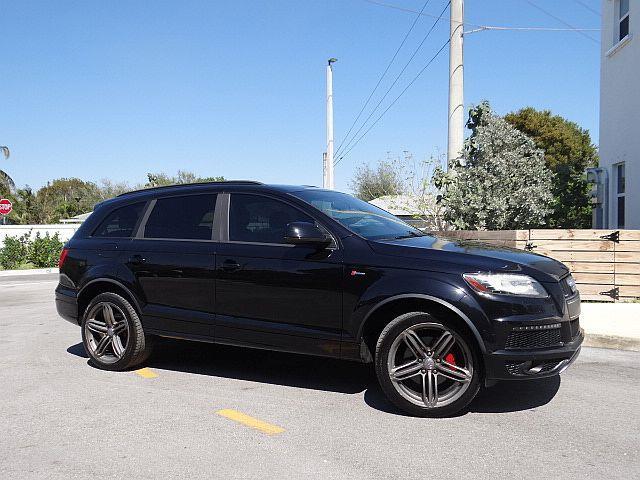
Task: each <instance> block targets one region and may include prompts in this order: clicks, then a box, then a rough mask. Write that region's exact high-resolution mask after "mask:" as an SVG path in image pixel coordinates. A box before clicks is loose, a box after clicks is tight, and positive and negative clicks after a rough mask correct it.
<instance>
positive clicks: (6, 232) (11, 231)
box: [0, 224, 80, 248]
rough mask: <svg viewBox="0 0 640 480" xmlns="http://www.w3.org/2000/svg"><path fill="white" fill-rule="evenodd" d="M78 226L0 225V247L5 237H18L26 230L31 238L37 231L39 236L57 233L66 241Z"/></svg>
mask: <svg viewBox="0 0 640 480" xmlns="http://www.w3.org/2000/svg"><path fill="white" fill-rule="evenodd" d="M78 228H80V224H72V225H64V224H55V225H0V248H1V247H2V246H3V243H4V239H5V237H7V236H9V237H20V236H22V235H24V234H25V233H28V232H31V238H32V239H33V238H35V236H36V233H37V232H40V236H42V237H44V236H45V234H46V233H49V236H53V235H55V234H56V233H57V234H58V235H59V236H60V240H61V241H62V242H66V241H67V240H69V239H70V238H71V237H72V236H73V234H74V233H76V230H78Z"/></svg>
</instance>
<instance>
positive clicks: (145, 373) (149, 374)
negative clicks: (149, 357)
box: [136, 368, 158, 378]
mask: <svg viewBox="0 0 640 480" xmlns="http://www.w3.org/2000/svg"><path fill="white" fill-rule="evenodd" d="M136 373H137V374H138V375H140V376H141V377H143V378H156V377H157V376H158V374H157V373H156V372H154V371H153V370H151V369H150V368H141V369H140V370H136Z"/></svg>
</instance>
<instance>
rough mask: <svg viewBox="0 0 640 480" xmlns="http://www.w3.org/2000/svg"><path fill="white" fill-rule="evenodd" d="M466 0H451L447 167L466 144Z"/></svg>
mask: <svg viewBox="0 0 640 480" xmlns="http://www.w3.org/2000/svg"><path fill="white" fill-rule="evenodd" d="M463 21H464V0H451V18H450V27H449V28H450V35H451V41H450V42H449V138H448V143H447V168H448V167H449V166H450V165H451V163H452V162H453V160H455V159H457V158H459V157H460V152H462V147H463V146H464V63H463V49H462V36H463V35H462V32H463V29H464V24H463Z"/></svg>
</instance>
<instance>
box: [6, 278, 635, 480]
mask: <svg viewBox="0 0 640 480" xmlns="http://www.w3.org/2000/svg"><path fill="white" fill-rule="evenodd" d="M54 287H55V277H51V276H34V277H22V278H20V277H5V278H1V277H0V478H2V479H32V478H37V479H42V478H61V479H62V478H64V479H69V478H82V479H87V478H118V479H122V478H144V479H146V478H149V479H154V480H155V479H159V478H190V479H192V478H225V479H227V478H258V477H260V478H277V479H282V478H289V479H298V478H322V479H331V478H358V479H366V478H372V479H385V478H393V479H397V478H403V479H410V478H434V479H452V480H454V479H455V480H458V479H465V478H473V479H478V478H489V477H491V478H498V477H502V478H510V479H511V478H535V479H541V478H562V479H568V478H576V479H577V478H580V479H583V478H587V477H589V478H591V479H599V478H608V479H612V478H624V479H629V478H640V452H639V450H640V415H639V414H640V408H639V405H640V369H638V365H639V364H640V353H633V352H620V351H614V350H599V349H586V348H585V349H583V351H582V354H581V356H580V358H579V359H578V360H577V362H576V363H575V364H574V365H573V366H572V367H571V368H570V369H569V370H568V371H567V372H565V373H564V374H563V375H562V377H561V378H555V379H551V380H546V381H536V382H527V383H519V382H518V383H512V382H505V383H500V384H498V385H496V386H495V387H493V388H491V389H488V390H485V391H483V392H481V394H480V396H479V397H478V398H477V399H476V400H475V401H474V403H473V404H472V405H471V408H470V410H469V411H468V412H466V413H464V414H463V415H460V416H458V417H455V418H448V419H437V420H435V419H418V418H411V417H407V416H404V415H402V414H400V413H398V412H397V411H395V410H394V409H393V408H392V407H391V406H390V405H389V404H388V402H387V401H386V400H385V399H384V397H383V395H382V394H381V392H380V390H379V388H378V387H377V385H376V382H375V378H374V376H373V373H372V371H371V369H370V368H368V367H366V366H362V365H357V364H352V363H347V362H339V361H328V360H324V359H316V358H307V357H304V356H296V355H287V354H280V353H270V352H263V351H256V350H247V349H240V348H230V347H221V346H215V345H207V344H196V343H193V344H192V343H188V342H179V341H166V342H163V343H162V344H161V345H160V348H159V349H158V352H157V354H156V355H154V357H153V358H152V359H151V361H150V363H149V365H148V367H149V368H148V369H145V370H142V371H141V372H121V373H112V372H104V371H100V370H97V369H95V368H93V367H91V366H89V365H88V364H87V359H86V357H85V354H84V351H83V348H82V345H81V344H80V329H79V328H78V327H75V326H73V325H71V324H70V323H68V322H65V321H63V320H62V319H60V318H59V317H58V316H57V315H56V312H55V306H54V303H53V289H54ZM221 410H226V411H227V412H226V414H227V415H228V416H230V417H231V419H230V418H227V417H225V416H223V415H221V414H220V413H218V412H220V411H221ZM229 411H231V414H229V413H228V412H229ZM221 413H225V412H221ZM243 415H248V416H250V417H252V418H253V419H255V420H252V419H249V420H248V422H249V423H250V424H252V426H247V425H246V424H243V423H240V422H239V421H238V420H241V421H245V422H247V420H245V418H246V417H243ZM258 421H262V422H265V423H266V424H267V425H265V424H262V423H258ZM252 422H253V423H252ZM265 432H271V434H269V433H265Z"/></svg>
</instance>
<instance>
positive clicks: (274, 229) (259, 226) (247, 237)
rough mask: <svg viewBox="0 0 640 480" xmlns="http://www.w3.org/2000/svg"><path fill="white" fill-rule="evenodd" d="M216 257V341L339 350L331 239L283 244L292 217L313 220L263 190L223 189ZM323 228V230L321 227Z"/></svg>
mask: <svg viewBox="0 0 640 480" xmlns="http://www.w3.org/2000/svg"><path fill="white" fill-rule="evenodd" d="M219 205H223V207H222V208H223V209H224V210H226V211H227V212H228V216H227V219H228V222H226V223H224V228H222V231H221V232H220V236H221V242H220V244H219V245H218V254H217V255H216V341H217V342H222V343H232V344H242V345H252V346H256V347H265V348H274V349H281V350H286V351H292V352H303V353H312V354H316V355H328V356H337V355H339V347H340V336H341V329H342V314H341V304H342V261H341V251H340V250H339V248H338V245H337V244H336V243H335V240H334V242H333V244H332V245H331V246H329V247H326V248H325V247H321V248H318V247H316V246H309V245H295V246H294V245H290V244H287V243H285V241H284V233H285V228H286V225H287V224H288V223H291V222H315V223H317V222H316V220H315V219H314V218H312V217H311V216H310V215H309V214H308V213H306V212H304V211H302V210H301V209H300V208H298V207H297V206H294V205H293V204H291V203H288V202H287V201H285V200H283V199H281V198H275V197H273V196H269V195H263V194H254V193H240V192H238V193H231V194H230V195H229V194H225V195H224V197H223V199H221V201H219ZM325 230H326V229H325Z"/></svg>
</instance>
